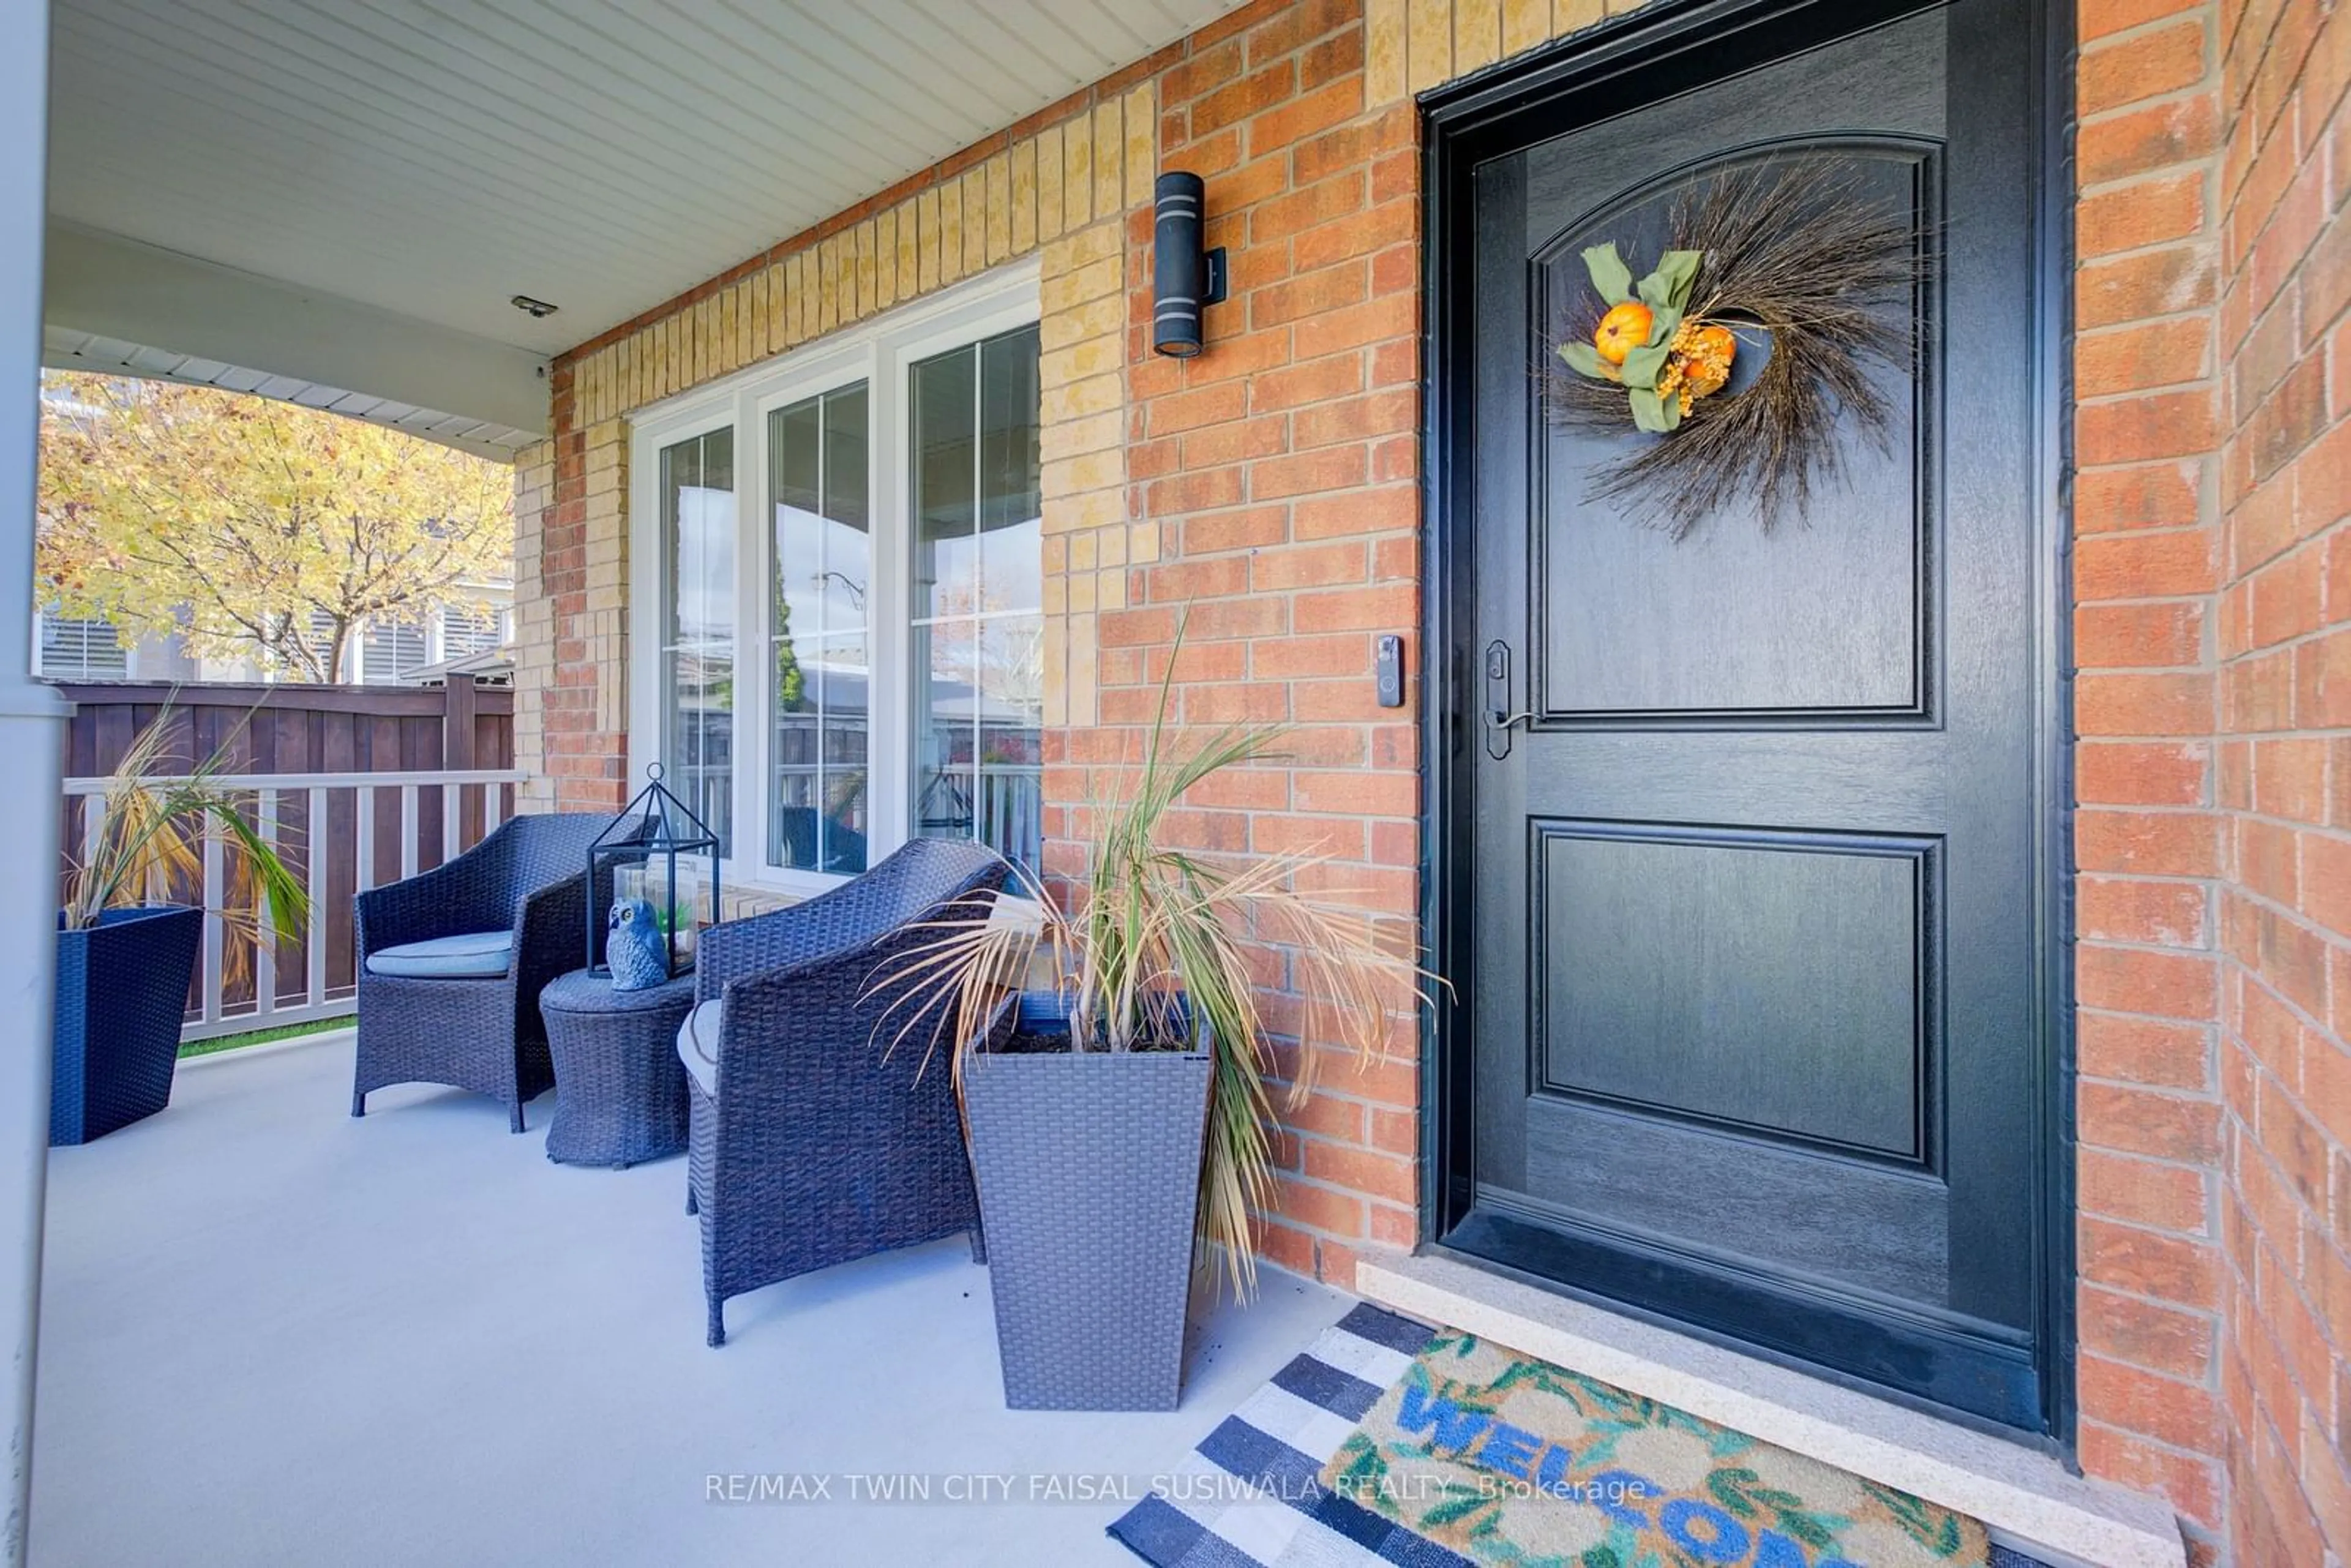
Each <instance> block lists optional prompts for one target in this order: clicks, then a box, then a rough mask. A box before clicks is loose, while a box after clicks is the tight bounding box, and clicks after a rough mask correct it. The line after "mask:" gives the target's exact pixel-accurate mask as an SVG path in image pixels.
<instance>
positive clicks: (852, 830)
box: [768, 382, 872, 872]
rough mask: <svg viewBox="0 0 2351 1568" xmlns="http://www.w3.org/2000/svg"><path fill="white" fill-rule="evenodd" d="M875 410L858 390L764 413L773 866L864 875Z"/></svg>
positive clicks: (857, 387)
mask: <svg viewBox="0 0 2351 1568" xmlns="http://www.w3.org/2000/svg"><path fill="white" fill-rule="evenodd" d="M867 406H868V405H867V399H866V395H865V385H864V383H863V382H859V383H857V384H856V385H854V386H851V387H846V388H843V389H842V390H841V391H839V392H827V393H825V394H823V395H822V396H820V397H813V398H810V399H809V400H808V401H806V402H799V403H795V404H793V405H792V406H791V407H789V408H783V409H778V410H777V411H776V412H775V413H771V414H769V415H768V472H769V475H770V481H769V483H770V487H771V489H772V490H773V492H774V496H773V507H772V509H773V512H774V518H775V583H774V593H773V598H772V604H773V608H772V609H771V610H770V612H769V613H770V615H771V616H772V618H773V619H772V623H771V624H770V626H769V628H768V641H769V644H770V648H771V651H772V655H773V671H772V674H773V680H774V685H773V688H772V689H773V691H774V693H775V723H776V729H775V747H774V752H773V756H772V758H771V764H772V771H771V775H770V779H769V791H768V862H769V863H771V864H774V865H779V866H789V867H794V868H798V869H803V870H814V871H831V872H859V871H862V870H864V869H865V837H866V832H867V829H868V823H867V821H866V804H865V801H866V794H865V732H866V669H867V666H866V658H865V588H866V580H867V572H868V570H869V568H870V565H871V560H872V552H871V550H870V549H869V542H870V536H869V534H868V532H867V529H868V528H869V523H868V519H867V516H866V491H867V475H866V468H865V456H866V443H867V434H866V418H867Z"/></svg>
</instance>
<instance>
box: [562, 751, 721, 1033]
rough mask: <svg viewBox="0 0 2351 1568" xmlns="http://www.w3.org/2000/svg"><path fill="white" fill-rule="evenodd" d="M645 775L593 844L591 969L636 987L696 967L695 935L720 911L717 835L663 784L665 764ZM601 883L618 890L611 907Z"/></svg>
mask: <svg viewBox="0 0 2351 1568" xmlns="http://www.w3.org/2000/svg"><path fill="white" fill-rule="evenodd" d="M645 778H646V779H647V780H649V782H647V784H646V785H645V787H644V788H643V789H641V790H639V791H638V792H637V798H636V799H635V800H632V801H630V802H629V803H628V804H627V805H626V806H624V807H622V810H621V814H620V815H619V816H617V817H615V818H613V819H612V825H611V827H608V828H606V829H605V830H604V831H602V832H601V833H599V834H598V835H596V841H595V842H594V843H592V844H590V845H589V846H588V967H589V970H590V973H593V974H598V975H611V976H613V977H614V978H615V979H616V981H618V982H620V983H622V985H624V986H631V987H638V986H643V985H647V984H653V983H657V981H658V980H661V979H669V978H673V977H676V976H678V975H682V974H684V973H685V972H686V971H687V970H689V969H691V968H693V967H694V952H695V942H696V939H697V938H698V936H699V935H700V932H701V929H702V927H703V926H704V925H707V924H709V923H711V922H712V921H714V920H716V918H717V910H718V851H719V844H718V838H717V835H716V834H715V833H713V832H712V831H710V830H709V828H708V827H706V826H705V825H704V823H703V821H702V819H701V818H699V817H697V816H695V814H694V812H693V811H692V810H689V809H688V808H687V806H686V804H685V802H684V801H683V800H679V799H678V798H677V797H676V796H674V795H673V794H671V793H670V792H669V789H668V788H667V787H666V786H664V784H663V783H662V781H661V780H662V765H661V764H660V763H658V762H655V763H653V764H651V765H650V766H648V767H647V768H645ZM600 888H609V889H610V890H611V894H610V903H609V904H608V903H606V901H605V900H604V899H603V898H601V897H600V896H599V895H598V889H600ZM624 911H625V912H626V913H625V914H624V913H623V912H624ZM624 933H625V934H624ZM616 941H619V942H623V943H625V945H626V946H625V947H624V949H623V950H622V951H620V952H615V951H613V950H612V946H611V944H612V943H614V942H616Z"/></svg>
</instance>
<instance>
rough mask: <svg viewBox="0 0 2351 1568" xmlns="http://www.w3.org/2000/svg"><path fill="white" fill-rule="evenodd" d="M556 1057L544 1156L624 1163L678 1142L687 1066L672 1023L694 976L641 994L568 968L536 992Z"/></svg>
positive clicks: (657, 1154)
mask: <svg viewBox="0 0 2351 1568" xmlns="http://www.w3.org/2000/svg"><path fill="white" fill-rule="evenodd" d="M538 1008H539V1011H540V1012H541V1013H542V1014H543V1015H544V1016H545V1017H546V1019H547V1044H548V1049H549V1052H550V1053H552V1054H553V1056H554V1058H555V1120H554V1121H553V1122H552V1123H551V1124H549V1126H548V1129H547V1157H548V1158H549V1159H550V1160H554V1161H556V1162H558V1163H559V1164H562V1165H572V1166H615V1167H625V1166H632V1165H635V1164H637V1163H638V1162H639V1161H641V1160H657V1159H660V1158H662V1157H663V1156H664V1155H674V1154H680V1153H683V1152H684V1148H685V1135H686V1098H685V1069H684V1066H682V1065H680V1063H679V1061H678V1060H677V1030H678V1026H679V1025H681V1024H683V1023H684V1021H685V1015H686V1014H687V1013H689V1012H691V1011H692V1010H693V1009H694V977H693V976H692V975H683V976H680V977H678V978H676V979H674V980H671V981H669V982H668V983H667V984H665V985H659V986H654V987H651V988H648V989H645V990H642V991H616V990H614V989H613V988H612V982H611V980H610V979H608V978H606V977H602V976H600V975H591V974H590V973H589V972H588V971H587V970H585V969H574V970H572V971H571V973H569V974H568V975H566V976H564V977H562V978H560V979H559V980H556V981H554V982H553V983H551V984H550V985H549V987H548V988H547V989H545V990H544V991H541V992H540V993H539V997H538Z"/></svg>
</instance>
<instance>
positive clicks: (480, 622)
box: [33, 582, 514, 685]
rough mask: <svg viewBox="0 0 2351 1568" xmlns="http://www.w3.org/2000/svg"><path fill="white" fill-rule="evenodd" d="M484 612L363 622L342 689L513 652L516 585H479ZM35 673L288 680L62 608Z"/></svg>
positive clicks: (45, 636) (459, 608)
mask: <svg viewBox="0 0 2351 1568" xmlns="http://www.w3.org/2000/svg"><path fill="white" fill-rule="evenodd" d="M474 586H475V591H477V592H479V593H480V595H481V597H482V605H481V607H480V608H473V607H468V606H464V605H455V606H451V607H449V608H447V609H443V610H434V611H429V612H426V613H425V615H424V616H423V619H422V621H421V622H362V623H361V625H360V629H359V632H358V634H357V635H355V636H353V637H351V638H350V640H349V641H348V642H347V643H345V645H344V649H343V667H342V670H341V672H340V675H339V681H340V684H344V685H410V684H413V683H415V682H416V681H417V680H418V679H420V678H431V677H432V676H433V675H434V673H435V672H438V671H439V670H440V669H441V668H442V666H444V665H445V664H450V663H452V662H454V661H458V660H479V659H483V658H484V657H485V656H487V655H494V654H496V653H497V651H498V650H499V649H500V648H501V647H503V646H505V644H506V643H507V640H508V637H509V634H510V632H509V628H510V626H511V623H512V616H513V611H512V599H513V593H514V586H513V584H512V583H509V582H484V583H480V584H476V585H474ZM33 673H34V674H37V675H40V676H42V677H43V678H45V679H47V680H52V681H141V682H187V681H231V682H240V683H243V682H268V681H273V680H277V679H282V678H283V676H282V674H280V673H278V672H277V671H276V670H275V669H274V667H272V666H270V665H266V664H263V663H261V662H260V661H259V660H257V659H218V658H204V657H199V656H197V655H195V654H192V653H189V652H188V651H187V649H186V647H185V646H184V645H183V643H182V640H181V639H180V638H179V637H177V636H162V637H155V636H149V637H141V638H137V639H135V640H134V639H128V638H126V637H125V636H124V634H123V632H121V630H120V628H118V627H116V626H115V625H114V624H113V623H112V622H108V621H102V620H99V621H82V620H75V619H73V618H72V617H69V616H67V615H63V614H61V613H59V612H57V610H56V609H55V608H54V607H50V608H45V609H43V610H42V611H41V612H40V624H39V627H38V629H37V639H36V642H35V645H34V650H33Z"/></svg>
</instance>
